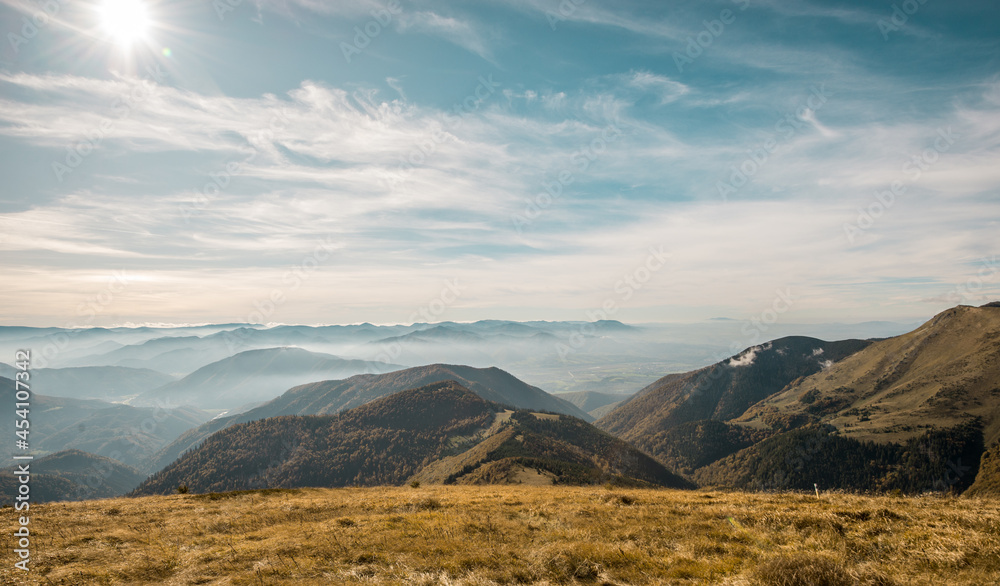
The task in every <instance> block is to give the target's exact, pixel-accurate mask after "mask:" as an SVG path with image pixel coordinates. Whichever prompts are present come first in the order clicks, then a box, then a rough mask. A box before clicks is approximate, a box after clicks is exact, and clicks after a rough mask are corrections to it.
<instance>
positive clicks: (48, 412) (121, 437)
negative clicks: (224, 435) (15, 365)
mask: <svg viewBox="0 0 1000 586" xmlns="http://www.w3.org/2000/svg"><path fill="white" fill-rule="evenodd" d="M13 393H14V381H12V380H10V379H6V378H2V377H0V394H2V395H3V396H8V397H10V396H13ZM30 403H31V412H30V418H29V421H30V422H31V427H30V428H29V429H30V430H31V435H30V437H31V441H30V442H29V443H30V445H31V447H32V449H34V450H38V451H39V452H41V453H43V454H44V453H45V452H61V451H64V450H67V449H78V450H84V451H86V452H90V453H92V454H95V455H99V456H105V457H109V458H114V459H116V460H120V461H121V462H123V463H124V464H127V465H129V466H133V467H136V468H141V467H143V466H144V465H145V464H147V463H148V460H149V458H151V457H152V456H153V455H154V454H156V453H157V452H159V451H160V450H162V449H163V448H164V447H165V446H167V445H168V444H169V443H171V442H173V441H174V440H176V439H177V438H178V437H179V436H180V435H181V434H183V433H185V432H186V431H188V430H190V429H191V428H193V427H195V426H198V425H201V424H202V423H205V422H206V421H207V420H208V419H209V417H210V416H209V415H208V414H206V413H204V412H202V411H199V410H196V409H191V408H188V407H181V406H176V405H163V406H158V407H133V406H130V405H121V404H114V403H107V402H104V401H99V400H95V399H72V398H68V397H48V396H46V395H41V394H32V395H31V399H30ZM14 410H15V404H14V401H13V400H12V401H0V432H5V435H7V436H9V437H14V421H15V413H14ZM14 451H15V450H14V446H13V442H10V443H8V444H5V447H4V449H3V450H2V451H0V454H6V455H8V456H9V455H13V452H14Z"/></svg>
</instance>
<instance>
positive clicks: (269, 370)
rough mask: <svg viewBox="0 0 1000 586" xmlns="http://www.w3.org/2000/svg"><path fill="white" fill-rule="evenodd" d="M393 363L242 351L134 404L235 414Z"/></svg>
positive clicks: (391, 366)
mask: <svg viewBox="0 0 1000 586" xmlns="http://www.w3.org/2000/svg"><path fill="white" fill-rule="evenodd" d="M399 368H402V367H401V366H398V365H394V364H384V363H381V362H369V361H364V360H345V359H343V358H340V357H337V356H332V355H329V354H319V353H316V352H309V351H308V350H303V349H301V348H290V347H283V348H265V349H261V350H247V351H245V352H240V353H239V354H236V355H235V356H230V357H228V358H224V359H222V360H219V361H218V362H213V363H212V364H209V365H208V366H203V367H201V368H199V369H198V370H196V371H194V372H193V373H191V374H189V375H187V376H185V377H184V378H182V379H180V380H178V381H175V382H172V383H169V384H166V385H163V386H161V387H158V388H156V389H153V390H150V391H147V392H146V393H143V394H142V395H140V396H139V397H137V398H136V399H135V400H134V401H133V403H134V404H137V405H144V404H153V403H155V402H156V401H157V400H170V401H171V402H173V403H174V404H178V403H180V404H184V403H187V404H191V405H195V406H198V407H200V408H221V409H235V408H236V407H239V406H241V405H245V404H248V403H259V402H262V401H270V400H271V399H274V398H275V397H277V396H278V395H280V394H281V393H282V392H284V390H285V389H288V388H290V387H293V386H295V385H300V384H302V383H305V382H311V381H317V380H329V379H333V378H344V377H348V376H353V375H355V374H358V373H362V372H375V373H383V372H389V371H392V370H397V369H399Z"/></svg>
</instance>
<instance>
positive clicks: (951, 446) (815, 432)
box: [693, 424, 983, 494]
mask: <svg viewBox="0 0 1000 586" xmlns="http://www.w3.org/2000/svg"><path fill="white" fill-rule="evenodd" d="M982 451H983V436H982V430H981V428H980V427H979V426H977V425H974V424H969V425H961V426H958V427H954V428H951V429H944V430H934V431H926V432H923V433H922V434H920V435H919V436H916V437H913V438H912V439H910V440H909V441H907V442H905V443H875V442H870V441H858V440H856V439H852V438H848V437H843V436H841V435H838V434H837V430H836V429H835V428H834V427H833V426H830V425H808V426H805V427H801V428H798V429H794V430H792V431H788V432H785V433H781V434H778V435H775V436H773V437H770V438H768V439H766V440H764V441H761V442H759V443H757V444H754V445H753V446H751V447H748V448H746V449H743V450H740V451H739V452H737V453H735V454H732V455H730V456H727V457H725V458H723V459H721V460H719V461H716V462H714V463H712V464H710V465H708V466H705V467H703V468H700V469H699V470H697V471H696V472H695V474H694V475H693V476H694V478H695V479H696V480H697V481H698V482H699V483H701V484H704V485H706V486H714V487H726V488H736V489H741V490H789V489H797V490H811V489H813V488H814V484H816V485H818V486H819V487H820V488H822V489H830V488H846V489H850V490H857V491H879V492H884V491H892V490H899V491H902V492H904V493H912V494H919V493H923V492H928V491H937V492H942V491H943V492H956V493H961V492H962V491H964V490H965V489H966V488H968V487H969V486H970V485H971V484H972V483H973V480H974V479H975V478H976V474H977V472H978V469H979V456H980V454H981V453H982Z"/></svg>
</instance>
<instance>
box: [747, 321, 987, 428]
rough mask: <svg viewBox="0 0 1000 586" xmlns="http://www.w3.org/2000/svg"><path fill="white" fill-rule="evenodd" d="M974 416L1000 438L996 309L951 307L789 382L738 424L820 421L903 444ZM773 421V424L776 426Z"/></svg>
mask: <svg viewBox="0 0 1000 586" xmlns="http://www.w3.org/2000/svg"><path fill="white" fill-rule="evenodd" d="M974 419H979V420H981V421H982V424H983V434H984V437H985V441H986V443H987V445H992V444H993V443H994V442H996V441H997V440H1000V308H998V307H990V306H983V307H969V306H958V307H954V308H952V309H949V310H946V311H944V312H942V313H940V314H938V315H937V316H935V317H934V318H933V319H931V320H929V321H928V322H927V323H925V324H924V325H922V326H920V327H919V328H917V329H916V330H914V331H912V332H910V333H907V334H904V335H902V336H897V337H894V338H889V339H886V340H881V341H879V342H876V343H875V344H872V345H871V346H869V347H867V348H865V349H864V350H862V351H860V352H858V353H856V354H854V355H852V356H850V357H848V358H846V359H844V360H842V361H840V362H838V363H836V364H834V365H832V366H831V367H830V368H829V369H827V370H825V371H824V372H823V373H821V374H816V375H813V376H810V377H807V378H804V379H802V380H798V381H795V382H794V383H793V384H791V385H789V386H788V388H786V389H783V390H782V391H781V392H780V393H776V394H774V395H773V396H771V397H768V398H767V399H766V400H764V401H761V402H760V403H759V404H758V405H755V406H754V407H753V409H751V410H749V411H748V412H747V413H746V414H745V415H744V416H742V417H740V421H742V422H746V423H749V424H753V425H766V426H771V427H773V426H774V425H775V423H776V422H779V421H782V420H784V421H795V420H797V421H822V422H824V423H829V424H830V425H833V426H834V427H836V428H837V429H838V430H839V431H840V433H841V434H843V435H844V436H846V437H852V438H856V439H859V440H872V441H879V442H889V441H894V442H904V441H907V440H908V439H910V438H913V437H916V436H918V435H920V434H921V433H923V432H924V431H925V430H927V429H931V428H938V429H944V428H950V427H954V426H956V425H960V424H963V423H967V422H969V421H971V420H974ZM779 425H780V423H779Z"/></svg>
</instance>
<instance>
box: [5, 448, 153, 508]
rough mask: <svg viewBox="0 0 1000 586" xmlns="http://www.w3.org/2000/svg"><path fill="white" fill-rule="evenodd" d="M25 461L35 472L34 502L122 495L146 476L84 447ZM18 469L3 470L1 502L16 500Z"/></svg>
mask: <svg viewBox="0 0 1000 586" xmlns="http://www.w3.org/2000/svg"><path fill="white" fill-rule="evenodd" d="M21 464H27V465H28V467H29V472H30V474H31V480H30V483H31V484H30V486H31V502H32V503H36V502H52V501H66V500H86V499H100V498H109V497H115V496H121V495H123V494H125V493H127V492H129V491H131V490H132V489H134V488H135V487H136V486H138V485H139V483H140V482H142V481H143V479H144V478H145V475H143V474H141V473H140V472H139V471H138V470H136V469H135V468H132V467H130V466H126V465H124V464H122V463H121V462H119V461H118V460H113V459H111V458H105V457H103V456H96V455H94V454H90V453H87V452H83V451H80V450H65V451H62V452H58V453H55V454H51V455H48V456H45V457H44V458H39V459H37V460H30V461H22V462H21ZM17 469H18V466H17V465H15V466H10V467H7V468H4V469H2V470H0V505H10V504H13V502H14V495H16V494H17V486H18V484H19V481H18V479H17V477H16V474H15V471H16V470H17Z"/></svg>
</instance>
